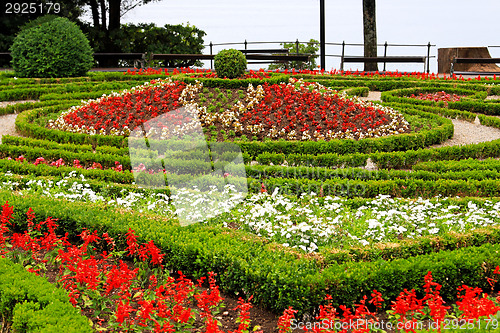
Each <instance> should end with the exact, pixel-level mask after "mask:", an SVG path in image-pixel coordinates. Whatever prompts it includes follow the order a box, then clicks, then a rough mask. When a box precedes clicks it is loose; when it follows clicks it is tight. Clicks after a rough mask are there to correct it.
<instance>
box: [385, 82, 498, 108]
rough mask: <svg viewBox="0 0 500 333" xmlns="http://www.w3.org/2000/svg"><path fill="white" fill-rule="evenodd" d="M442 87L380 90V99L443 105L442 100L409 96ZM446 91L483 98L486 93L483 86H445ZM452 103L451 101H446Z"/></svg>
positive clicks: (433, 91) (468, 97) (473, 97)
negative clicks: (469, 87) (466, 87)
mask: <svg viewBox="0 0 500 333" xmlns="http://www.w3.org/2000/svg"><path fill="white" fill-rule="evenodd" d="M443 89H444V88H443V87H416V88H403V89H394V90H390V91H384V92H382V95H381V99H382V101H384V102H397V103H411V104H422V105H431V106H432V105H438V106H444V105H445V103H444V102H435V101H429V100H420V99H416V98H411V97H410V96H411V95H418V94H424V93H436V92H441V91H443ZM445 89H446V93H449V94H457V95H465V96H467V99H468V100H469V99H478V100H484V99H485V98H486V96H487V95H488V93H487V91H486V87H485V86H475V87H474V90H470V89H463V88H451V87H448V88H445ZM448 103H452V102H448Z"/></svg>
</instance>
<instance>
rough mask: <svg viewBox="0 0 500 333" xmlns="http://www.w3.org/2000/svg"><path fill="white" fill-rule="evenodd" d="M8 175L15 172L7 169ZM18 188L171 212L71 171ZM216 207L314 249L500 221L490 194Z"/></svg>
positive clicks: (271, 235)
mask: <svg viewBox="0 0 500 333" xmlns="http://www.w3.org/2000/svg"><path fill="white" fill-rule="evenodd" d="M6 176H12V174H10V173H7V174H6ZM18 187H19V182H18V181H17V182H16V181H14V180H13V179H12V180H8V181H4V182H2V183H0V189H10V190H14V189H16V188H18ZM227 190H228V191H230V190H231V189H227ZM19 192H20V193H21V194H28V193H39V194H42V195H45V196H48V197H53V198H64V199H67V200H70V201H89V202H101V203H103V204H107V205H112V206H117V207H122V208H128V209H134V210H137V211H141V212H143V211H150V212H154V213H157V214H161V215H164V216H166V217H170V218H176V215H175V208H174V207H173V206H172V205H171V203H170V198H169V197H168V196H167V195H165V194H161V193H148V192H143V193H141V192H133V191H132V192H129V191H126V190H122V192H121V193H120V196H118V197H107V196H105V195H102V194H98V193H95V192H94V191H93V190H92V189H91V186H90V185H89V184H88V183H87V182H86V180H85V179H84V178H83V176H81V175H80V176H79V175H77V174H76V172H72V173H71V174H70V175H69V176H67V177H66V178H64V179H63V180H60V181H58V182H53V181H50V180H37V181H33V180H32V181H29V182H28V183H27V184H26V186H24V187H21V190H20V191H19ZM184 198H185V199H184V200H186V204H189V205H191V206H192V207H199V210H200V212H202V211H204V210H206V209H207V207H206V200H205V199H204V198H203V195H202V194H200V193H197V191H196V190H194V191H193V192H192V194H191V195H189V196H184ZM237 199H239V198H237V197H235V200H237ZM189 201H190V202H189ZM218 205H219V206H218V207H211V209H212V211H214V212H215V213H216V214H220V215H218V216H216V217H214V218H212V219H211V220H209V221H208V222H206V223H209V224H221V225H224V226H226V227H229V226H230V227H233V228H234V227H235V226H239V227H240V228H242V229H244V230H246V231H248V232H251V233H254V234H256V235H259V236H262V237H265V238H268V239H270V240H273V241H275V242H277V243H280V244H282V245H284V246H289V247H292V248H297V249H301V250H304V251H306V252H314V251H317V250H318V249H319V248H321V247H337V248H343V247H350V246H363V245H371V244H375V243H379V242H397V241H398V240H400V239H404V238H412V239H416V238H418V237H421V236H428V235H439V234H443V233H447V232H450V231H454V232H459V233H462V232H466V231H469V230H473V229H476V228H481V227H487V226H492V225H498V224H500V202H499V201H490V200H487V201H485V202H484V203H482V204H481V205H478V204H476V203H474V202H472V201H469V202H468V203H467V205H466V206H465V205H463V207H461V206H457V205H453V204H452V203H450V200H448V199H447V198H440V197H436V198H433V199H421V198H419V199H400V198H390V197H388V196H379V197H377V198H376V199H373V200H366V201H365V202H364V204H363V205H362V206H360V207H358V208H352V201H351V200H349V199H344V198H338V197H328V196H327V197H324V198H320V197H318V196H316V195H314V194H313V195H306V194H303V195H302V196H301V198H298V199H297V198H292V197H287V196H283V195H280V194H278V191H275V192H274V193H273V194H268V193H260V194H253V195H249V196H248V197H247V198H246V199H245V200H244V201H243V202H242V203H241V204H239V205H238V206H236V207H235V208H233V209H229V208H228V207H231V205H228V202H225V201H221V202H219V203H218Z"/></svg>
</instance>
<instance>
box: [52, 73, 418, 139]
mask: <svg viewBox="0 0 500 333" xmlns="http://www.w3.org/2000/svg"><path fill="white" fill-rule="evenodd" d="M201 90H202V85H201V84H200V83H198V84H196V85H191V84H189V85H186V84H185V83H183V82H178V81H175V82H172V81H170V80H167V81H161V80H157V81H151V83H150V84H147V85H145V86H143V87H138V88H137V89H133V90H131V91H125V92H123V93H122V95H118V94H116V95H112V96H107V97H103V98H101V99H99V100H97V101H89V102H87V103H85V104H84V105H82V106H79V107H74V108H72V109H70V110H69V111H67V112H65V113H64V114H63V115H62V116H60V117H59V118H58V119H57V120H56V121H55V122H50V123H49V125H48V127H49V128H58V129H61V130H67V131H73V132H83V133H88V134H107V135H109V134H114V135H129V134H130V132H131V131H132V130H134V129H135V128H136V127H137V126H140V125H143V124H144V123H147V122H148V120H150V119H155V121H154V125H152V126H153V127H150V125H149V123H148V124H146V126H145V130H146V132H148V135H149V136H150V137H156V138H168V137H171V136H180V135H181V136H182V135H184V134H188V133H189V130H191V131H192V130H193V129H194V128H196V124H195V123H194V122H195V121H196V119H195V118H196V117H199V119H200V121H201V125H202V126H203V127H204V128H206V129H208V128H209V127H211V126H215V129H214V128H212V131H211V132H210V133H207V136H212V135H216V139H217V140H219V141H222V140H225V139H226V138H224V133H233V139H237V137H238V136H242V135H245V136H247V138H248V137H254V136H256V137H257V138H258V139H259V140H263V139H264V138H266V137H267V138H272V139H280V138H285V139H288V140H311V139H314V140H331V139H339V138H350V139H361V138H365V137H380V136H384V135H391V134H398V133H405V132H408V131H409V127H408V123H407V122H406V121H405V120H404V118H403V117H402V115H401V114H399V113H398V112H396V111H395V110H393V109H390V108H385V107H382V106H379V105H374V104H371V103H364V102H361V101H360V100H357V99H355V98H352V99H351V98H347V97H346V96H342V95H339V94H337V93H336V92H335V91H332V90H330V89H327V88H325V87H323V86H321V85H319V84H316V83H304V82H302V81H300V80H295V79H290V83H288V84H285V83H281V84H273V85H269V84H267V83H265V84H264V85H263V86H258V87H257V88H253V86H249V88H248V89H247V92H246V94H243V92H242V91H239V93H238V94H233V92H234V93H235V92H236V89H233V90H231V89H227V90H226V91H229V94H230V98H229V99H228V98H227V96H226V95H224V94H225V92H220V90H219V91H218V92H217V93H216V94H214V88H209V89H208V91H209V93H208V95H209V96H212V97H211V98H212V99H211V100H209V104H208V109H207V106H205V105H203V103H204V102H206V98H205V97H200V96H204V94H203V93H201ZM204 91H206V89H204ZM235 96H236V97H235ZM221 101H222V102H223V103H224V104H223V105H222V104H221ZM216 104H217V105H218V106H217V107H216V108H215V109H212V110H210V107H212V108H213V107H214V106H215V105H216ZM182 107H186V108H185V110H184V111H182V110H181V108H182ZM224 109H225V111H224ZM213 130H215V132H216V133H217V134H214V133H213ZM186 131H188V132H186ZM141 133H142V132H141Z"/></svg>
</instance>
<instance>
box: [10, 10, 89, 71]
mask: <svg viewBox="0 0 500 333" xmlns="http://www.w3.org/2000/svg"><path fill="white" fill-rule="evenodd" d="M10 52H11V56H12V67H13V68H14V71H15V72H16V76H18V77H68V76H82V75H85V74H86V73H87V72H88V70H89V69H90V68H91V67H92V64H93V62H94V58H93V55H92V48H91V47H90V44H89V41H88V40H87V38H86V37H85V35H84V34H83V32H82V31H81V30H80V28H79V27H78V26H77V25H76V24H75V23H73V22H71V21H70V20H68V19H67V18H64V17H58V18H55V19H52V20H50V21H48V22H45V23H43V24H40V25H35V26H33V27H31V28H28V29H25V30H22V31H21V32H19V34H18V35H17V36H16V38H15V39H14V43H13V44H12V46H11V48H10Z"/></svg>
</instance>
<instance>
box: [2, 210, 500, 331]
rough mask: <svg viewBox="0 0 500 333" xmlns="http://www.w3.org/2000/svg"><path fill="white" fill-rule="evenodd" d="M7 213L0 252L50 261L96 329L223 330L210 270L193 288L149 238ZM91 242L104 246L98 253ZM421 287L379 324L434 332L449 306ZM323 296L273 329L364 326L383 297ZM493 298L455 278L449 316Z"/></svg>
mask: <svg viewBox="0 0 500 333" xmlns="http://www.w3.org/2000/svg"><path fill="white" fill-rule="evenodd" d="M13 213H14V210H13V208H12V207H10V206H9V205H8V203H6V204H5V205H4V206H2V214H1V216H0V256H1V257H9V258H11V259H12V260H16V261H18V262H19V263H22V264H24V265H29V266H27V270H28V271H30V272H33V273H35V274H39V275H44V274H48V271H49V268H51V266H54V265H55V272H56V273H55V276H52V279H54V280H55V281H57V283H58V284H60V285H61V286H62V287H63V288H65V289H66V290H68V292H69V297H70V302H71V303H72V304H73V305H74V306H77V307H79V308H81V310H82V313H84V314H86V315H87V316H89V317H90V319H91V320H92V322H93V325H94V328H95V329H96V330H99V329H100V328H104V327H105V328H107V329H108V332H109V331H112V332H123V331H134V332H135V331H138V330H140V331H154V332H178V331H183V330H186V329H192V328H200V327H201V326H202V327H204V329H202V332H206V333H224V331H222V330H221V329H220V328H219V326H218V325H219V322H218V320H217V318H216V317H215V313H217V311H218V310H219V309H220V308H221V306H222V303H221V302H222V301H223V299H222V297H221V295H220V292H219V288H218V286H217V285H216V281H215V274H213V273H210V274H209V277H208V282H209V283H208V289H205V290H203V291H202V290H200V289H199V288H197V286H198V287H201V286H202V284H203V283H204V282H205V278H201V279H199V280H198V283H197V285H196V284H195V283H193V282H192V281H190V280H189V279H187V278H186V277H185V276H184V275H182V273H181V272H179V277H178V278H177V279H175V278H173V277H171V276H168V273H167V274H165V273H164V267H163V260H164V257H165V255H164V254H162V253H161V251H160V249H158V248H157V247H156V246H155V244H154V243H153V241H149V242H147V243H144V244H139V243H138V242H137V236H136V235H135V232H134V231H133V230H132V229H129V231H128V232H127V234H126V235H125V237H126V244H127V247H126V248H125V249H124V250H123V251H121V250H120V249H117V248H116V244H115V240H114V239H113V238H111V237H110V236H109V235H108V234H107V233H103V234H102V235H98V234H97V232H96V231H94V232H90V231H88V230H84V231H83V232H82V233H81V234H80V238H81V240H82V243H81V244H80V245H74V244H71V243H69V242H68V234H66V235H65V236H64V237H61V236H58V235H57V234H56V233H55V231H56V230H57V228H58V225H57V224H56V220H55V219H52V218H47V219H46V220H45V221H41V222H39V223H37V224H35V214H33V211H32V210H31V209H29V210H28V212H27V230H26V231H24V232H22V233H12V232H11V231H10V229H9V226H13V227H14V225H13V224H12V217H13ZM98 247H103V248H106V249H107V251H103V252H98V251H97V248H98ZM124 254H125V255H127V256H128V257H130V258H133V261H134V264H132V263H131V262H130V261H124V260H122V256H123V255H124ZM56 263H57V264H56ZM493 274H500V267H498V266H497V268H496V269H495V271H494V272H493ZM488 281H489V282H490V284H491V286H492V290H493V287H494V284H495V283H496V282H497V281H496V280H494V279H492V278H488ZM423 287H424V292H425V295H424V296H423V297H422V298H420V299H419V298H418V297H417V294H416V291H415V290H413V289H412V290H410V291H408V290H406V289H405V290H404V291H402V292H401V293H400V295H399V296H398V297H397V299H396V300H395V301H392V304H391V310H392V313H393V315H394V316H395V319H396V322H385V326H384V327H383V328H385V329H388V328H389V324H390V326H391V328H392V330H397V331H405V332H415V329H416V327H417V323H418V322H419V321H422V320H423V318H425V319H430V321H429V320H427V325H428V328H430V329H433V330H437V331H441V329H442V328H443V325H444V324H445V323H446V322H445V319H446V318H447V316H448V315H449V310H450V306H446V305H445V302H444V300H443V298H442V297H441V296H440V289H441V285H440V284H439V283H436V282H434V281H433V277H432V274H431V272H428V274H427V275H426V276H425V278H424V286H423ZM251 299H252V297H250V298H249V299H248V300H247V301H244V300H243V299H241V298H240V300H239V302H238V303H239V305H238V306H237V307H236V308H235V309H234V310H235V311H236V310H237V311H238V312H239V315H238V316H237V317H238V319H237V321H236V322H237V323H238V324H237V329H236V330H234V331H228V333H243V332H248V330H249V328H251V326H250V323H251V320H250V315H249V310H250V309H251V308H252V305H251V304H250V301H251ZM325 301H326V302H325V303H326V304H325V305H321V306H320V309H319V314H318V316H316V317H314V318H313V319H311V321H310V322H299V321H297V320H295V313H296V312H297V311H295V310H294V309H293V308H292V307H289V308H288V309H286V310H285V311H284V313H283V315H282V316H281V317H280V318H279V320H278V322H277V326H278V329H279V332H280V333H285V332H290V331H291V329H296V328H300V329H304V331H305V332H318V333H319V332H322V333H328V332H348V331H351V332H369V331H371V328H372V327H375V328H377V327H380V324H381V322H379V318H378V314H377V313H376V312H374V310H380V309H382V308H383V303H384V299H383V298H382V295H381V293H379V292H377V291H376V290H374V291H373V292H372V293H371V298H368V297H367V296H364V297H363V299H361V300H360V301H359V303H358V304H354V306H352V307H350V306H344V305H340V306H339V308H338V309H336V308H335V307H334V306H333V305H332V298H331V297H330V296H328V295H327V296H326V298H325ZM499 301H500V297H497V298H495V299H491V298H488V295H487V294H484V293H483V291H482V290H481V289H480V288H471V287H468V286H467V285H463V286H461V287H460V288H459V294H458V300H457V301H456V308H457V310H458V312H455V315H456V316H457V317H456V318H458V320H460V323H464V324H467V325H468V326H467V327H468V328H469V326H472V327H476V326H475V325H477V324H478V323H477V322H475V321H474V320H477V319H480V318H485V319H486V318H489V316H491V315H496V313H497V312H498V311H499V310H500V306H499V305H498V303H499ZM339 311H341V312H342V315H341V314H340V312H339ZM314 319H315V320H316V321H314ZM257 324H258V323H257ZM377 325H379V326H377ZM460 325H462V324H460ZM483 327H484V326H483ZM254 331H256V330H254ZM260 332H262V331H260Z"/></svg>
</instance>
